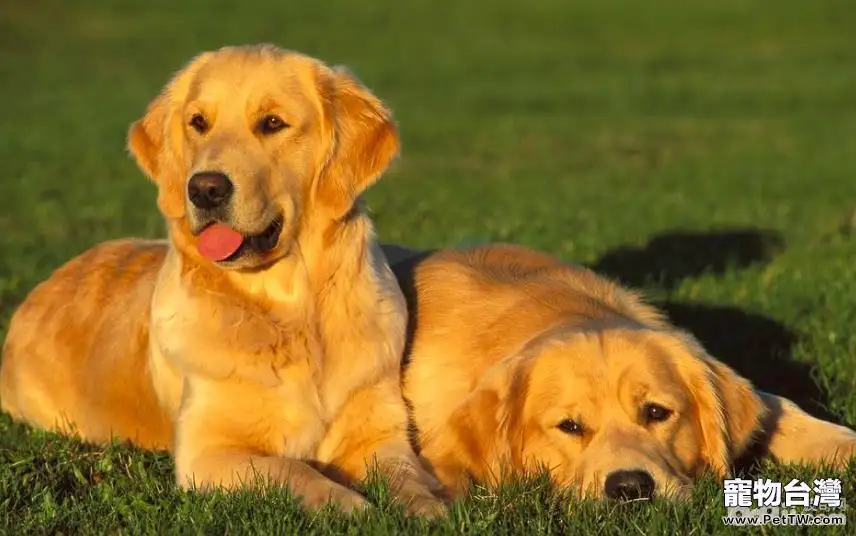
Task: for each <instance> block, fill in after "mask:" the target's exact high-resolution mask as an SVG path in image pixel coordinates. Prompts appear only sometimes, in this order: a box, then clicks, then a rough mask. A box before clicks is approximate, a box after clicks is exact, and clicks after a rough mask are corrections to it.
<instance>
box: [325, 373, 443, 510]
mask: <svg viewBox="0 0 856 536" xmlns="http://www.w3.org/2000/svg"><path fill="white" fill-rule="evenodd" d="M407 423H408V419H407V411H406V409H405V405H404V399H403V398H402V396H401V391H400V387H399V383H398V378H397V377H396V378H386V379H383V380H381V382H379V383H378V384H375V385H373V386H370V387H366V388H363V389H361V390H359V391H357V392H356V393H354V395H353V396H352V397H351V398H350V399H349V400H348V402H346V404H345V406H344V407H343V408H342V411H341V412H339V415H338V416H337V417H336V419H335V420H334V422H333V423H332V425H331V427H330V429H329V431H328V433H327V437H325V439H324V441H323V442H322V445H321V448H320V449H319V461H321V462H322V463H324V464H325V465H327V466H328V467H329V468H330V469H331V470H332V471H336V472H337V473H341V474H344V476H345V477H347V478H348V479H350V480H351V481H362V480H365V479H366V477H367V476H368V474H369V470H370V469H371V468H373V467H375V468H377V469H378V470H379V471H380V472H381V473H382V474H384V475H385V476H387V477H388V478H389V483H390V488H391V490H392V493H393V494H394V496H395V497H396V498H397V499H398V500H399V501H401V502H402V503H403V504H404V506H405V508H406V509H407V511H408V512H409V513H411V514H414V515H420V516H439V515H444V514H445V513H446V506H445V503H444V502H443V501H442V500H441V499H439V498H438V496H439V495H441V494H442V493H443V490H442V486H441V485H440V484H439V482H438V481H437V480H436V479H435V478H433V477H432V476H431V475H430V474H429V473H428V471H427V470H426V469H425V468H424V467H423V466H422V464H421V463H420V461H419V458H418V457H417V456H416V453H415V452H414V450H413V447H412V446H411V444H410V441H409V438H408V428H407Z"/></svg>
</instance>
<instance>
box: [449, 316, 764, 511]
mask: <svg viewBox="0 0 856 536" xmlns="http://www.w3.org/2000/svg"><path fill="white" fill-rule="evenodd" d="M763 412H764V406H763V404H762V402H761V400H760V399H759V398H758V396H757V395H756V394H755V392H754V390H753V389H752V387H751V386H750V385H749V384H748V383H747V382H746V381H745V380H743V379H742V378H740V377H738V376H737V375H736V374H735V373H734V372H733V371H731V370H730V369H728V368H727V367H725V366H724V365H722V364H721V363H719V362H717V361H715V360H713V359H712V358H710V357H709V356H707V355H706V354H705V352H704V351H703V349H702V348H701V347H700V346H699V345H698V344H697V343H695V341H693V340H692V339H691V338H690V337H689V336H686V335H684V334H681V333H678V332H672V331H666V330H662V331H661V330H652V329H638V328H633V327H628V328H626V329H624V328H621V329H614V328H605V329H594V330H591V331H580V330H579V328H578V327H577V328H569V327H565V326H559V327H557V328H553V329H550V330H547V331H546V332H545V333H542V334H541V335H539V336H538V337H536V338H535V339H533V340H532V341H530V342H529V343H527V345H526V346H525V348H524V349H523V350H522V351H521V352H520V353H519V354H518V355H514V356H512V357H510V358H508V359H506V360H504V361H502V362H500V363H498V364H497V365H495V366H494V367H493V368H492V369H491V370H490V371H489V372H487V373H486V374H485V375H484V376H483V377H482V379H481V384H480V385H479V387H478V388H477V389H476V390H475V391H474V392H473V393H471V395H470V397H469V399H468V400H467V401H466V402H465V403H464V404H463V405H462V406H461V407H460V408H459V409H458V411H457V412H456V414H455V415H454V416H453V418H452V421H451V424H452V426H451V429H452V433H453V434H456V435H457V436H458V437H459V438H464V437H468V438H469V439H466V440H464V439H459V440H458V441H456V442H455V443H456V444H457V445H458V447H457V448H458V449H459V453H460V452H464V453H465V454H464V455H465V456H467V457H468V459H469V460H470V463H469V465H470V466H471V467H479V466H480V464H481V467H482V469H481V470H480V471H479V470H476V471H474V473H475V474H476V475H478V474H479V473H482V474H483V475H484V474H485V473H491V474H490V475H488V476H489V477H490V478H493V479H495V478H497V475H496V473H497V472H498V471H502V469H501V468H502V467H503V466H506V467H511V468H512V469H514V470H515V472H521V471H522V472H534V471H538V470H541V469H546V470H548V471H549V472H550V475H551V476H552V478H553V480H554V481H555V482H556V483H557V485H559V486H561V487H569V488H576V489H579V490H580V491H581V493H582V494H583V495H586V496H589V497H610V498H619V499H649V498H651V497H653V496H654V495H657V496H679V497H685V496H686V495H687V494H688V493H689V491H690V490H691V487H692V482H693V479H694V478H696V477H697V476H699V475H700V474H701V473H703V472H704V471H706V470H713V471H714V472H716V473H717V474H719V475H724V474H725V472H726V471H727V470H728V467H729V465H730V464H731V461H732V460H733V459H734V457H736V456H737V455H739V454H740V453H742V452H743V451H744V450H745V449H746V448H747V446H748V444H749V443H750V441H751V438H752V434H753V432H754V431H755V430H757V429H758V428H759V422H760V420H761V418H762V416H763ZM462 446H463V447H462ZM464 447H465V448H464ZM458 455H460V454H458Z"/></svg>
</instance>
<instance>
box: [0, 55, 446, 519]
mask: <svg viewBox="0 0 856 536" xmlns="http://www.w3.org/2000/svg"><path fill="white" fill-rule="evenodd" d="M272 116H276V117H274V118H273V119H271V117H272ZM200 117H201V119H200ZM262 122H266V123H264V124H263V123H262ZM265 125H273V126H275V127H277V130H276V131H274V129H273V127H271V128H268V127H266V126H265ZM283 125H285V127H284V128H281V129H280V128H279V127H283ZM265 129H267V130H265ZM128 146H129V150H130V152H131V153H132V155H133V156H134V158H135V159H136V161H137V163H138V164H139V165H140V167H141V168H142V169H143V170H144V171H145V173H146V174H147V175H148V176H149V177H150V178H151V179H152V180H153V181H154V182H155V184H156V185H157V188H158V207H159V208H160V211H161V212H162V213H163V215H164V217H165V219H166V223H167V227H168V232H169V239H168V240H167V241H145V240H119V241H114V242H107V243H103V244H100V245H98V246H96V247H94V248H92V249H91V250H89V251H87V252H85V253H83V254H82V255H80V256H79V257H77V258H75V259H73V260H72V261H70V262H69V263H67V264H66V265H65V266H63V267H61V268H60V269H58V270H57V271H56V272H55V273H54V274H53V275H52V276H51V277H50V279H48V280H47V281H45V282H43V283H42V284H40V285H39V286H38V287H37V288H36V289H35V290H33V292H32V293H31V294H30V296H29V297H28V298H27V299H26V301H25V302H24V303H23V304H22V305H21V306H20V308H19V309H18V311H17V312H16V313H15V315H14V317H13V318H12V321H11V325H10V328H9V332H8V335H7V338H6V341H5V344H4V347H3V354H4V358H3V363H2V372H0V396H2V407H3V409H4V410H6V411H8V412H9V413H10V414H12V415H13V416H14V417H15V418H18V419H22V420H25V421H27V422H29V423H31V424H34V425H37V426H41V427H44V428H53V429H57V430H60V431H63V432H68V433H71V432H72V431H73V432H76V433H77V434H79V435H80V436H81V437H82V438H84V439H86V440H89V441H94V442H102V441H108V440H110V439H111V438H112V437H119V438H124V439H128V440H130V441H132V442H134V443H135V444H137V445H139V446H140V447H144V448H160V449H170V450H173V451H174V455H175V462H176V474H177V478H178V481H179V483H180V484H181V485H182V486H185V487H190V486H193V485H195V486H198V487H200V488H202V489H208V488H211V487H219V486H223V487H225V488H235V487H238V486H241V485H245V484H246V485H251V484H254V483H255V482H256V480H255V478H254V477H255V476H260V477H262V478H265V479H270V480H272V481H274V482H276V483H281V484H285V485H288V486H289V487H290V489H291V490H292V491H293V492H295V493H297V494H298V495H300V496H301V497H302V499H303V500H304V502H305V504H306V505H308V506H310V507H317V506H320V505H323V504H325V503H327V502H328V501H330V500H333V501H336V502H338V503H339V504H340V505H341V506H342V507H344V508H345V509H349V510H350V509H353V508H361V507H365V506H366V505H367V503H366V501H365V499H364V498H363V497H362V496H361V495H360V494H358V493H357V492H355V491H353V490H351V489H349V488H348V487H346V486H347V484H348V483H350V482H353V481H357V480H361V479H363V478H364V477H365V476H366V474H367V469H368V467H369V464H373V463H375V462H376V463H377V464H378V465H379V467H380V468H381V469H382V470H384V471H386V472H388V473H389V474H390V475H391V476H392V477H393V479H394V480H393V485H394V490H395V491H394V492H395V493H396V495H397V497H399V498H400V499H401V500H402V501H404V502H405V503H407V506H408V508H409V509H410V510H411V511H412V512H415V513H429V514H430V513H438V512H441V511H442V509H443V508H444V507H443V506H442V502H441V501H439V500H438V499H437V498H435V496H434V495H433V493H432V486H434V485H436V481H435V480H434V479H433V478H431V477H430V475H428V474H427V472H425V471H424V470H423V469H422V468H421V467H420V465H419V461H418V459H417V457H416V455H415V453H414V452H413V450H412V448H411V447H410V444H409V442H408V437H407V414H406V408H405V405H404V401H403V400H402V398H401V391H400V385H399V367H400V358H401V354H402V348H403V345H404V334H405V321H406V310H405V303H404V300H403V297H402V295H401V292H400V290H399V288H398V286H397V285H396V281H395V278H394V277H393V275H392V273H391V272H390V271H389V267H388V266H387V264H386V261H385V259H384V257H383V254H382V253H381V251H380V249H379V247H378V245H377V244H376V243H375V241H374V237H373V227H372V224H371V221H370V220H369V219H368V217H367V216H366V215H364V213H363V212H362V210H361V209H360V204H359V197H358V196H359V194H360V193H361V192H362V191H364V190H365V189H366V188H368V187H369V186H370V185H371V184H372V183H373V182H374V181H375V180H376V179H377V178H378V177H379V176H380V174H381V173H382V172H383V171H384V170H385V168H386V167H387V165H388V164H389V162H390V161H391V160H392V159H393V158H394V156H395V155H396V154H397V151H398V135H397V131H396V127H395V125H394V123H393V121H392V120H391V118H390V114H389V112H388V110H387V109H386V108H385V107H384V106H383V104H382V103H381V102H380V101H379V100H378V99H377V98H375V97H374V96H373V95H372V94H371V93H370V92H369V91H368V90H367V89H365V88H364V87H362V86H361V85H360V84H359V83H358V82H357V81H356V80H355V79H354V78H353V77H352V76H351V75H349V74H348V73H347V72H346V71H345V70H343V69H333V68H329V67H327V66H326V65H324V64H322V63H321V62H319V61H317V60H314V59H311V58H309V57H306V56H303V55H300V54H297V53H293V52H288V51H283V50H280V49H277V48H275V47H273V46H270V45H262V46H248V47H229V48H224V49H221V50H218V51H214V52H208V53H204V54H202V55H200V56H198V57H197V58H195V59H194V60H193V61H192V62H191V63H190V64H189V65H188V66H187V67H186V68H185V69H183V70H182V71H180V72H179V73H178V74H177V75H176V76H175V77H174V78H173V79H172V80H171V81H170V83H169V84H168V85H167V86H166V88H165V89H164V91H163V92H162V93H161V94H160V95H159V96H158V97H157V98H156V99H155V100H154V101H153V102H152V103H151V104H150V105H149V107H148V109H147V111H146V114H145V116H144V117H143V118H142V119H141V120H139V121H137V122H135V123H134V124H133V125H132V126H131V129H130V132H129V135H128ZM211 171H215V172H220V173H223V174H225V175H227V176H228V177H229V178H230V179H231V180H232V182H233V183H234V195H233V197H232V198H231V201H230V203H231V205H229V208H228V210H227V211H225V212H223V213H222V214H221V215H222V221H223V223H224V224H227V225H228V226H230V227H231V228H232V229H235V230H237V231H239V232H240V233H241V234H242V235H244V236H246V237H249V236H255V235H257V234H258V233H261V232H263V231H264V230H265V229H268V230H270V231H271V232H273V233H278V239H277V240H276V242H275V246H274V247H272V248H271V249H269V250H265V251H260V250H256V249H251V250H250V249H248V250H246V253H245V254H241V255H240V256H239V258H236V259H231V260H228V259H227V260H225V261H223V262H214V261H210V260H208V259H206V258H204V257H203V256H202V255H201V254H200V251H199V250H198V248H197V245H198V244H197V239H198V236H199V233H200V232H201V231H202V228H203V227H204V225H205V224H206V221H205V216H204V213H203V212H200V210H197V209H196V208H195V207H194V206H193V205H191V203H190V202H189V201H188V199H187V198H188V194H187V191H188V190H187V189H188V186H187V185H188V177H190V176H191V175H193V174H194V173H199V172H211ZM218 221H219V220H218ZM271 222H274V223H271ZM209 223H210V222H209ZM274 236H277V235H274ZM246 240H249V238H247V239H246ZM322 473H323V474H322ZM334 479H335V480H337V481H339V482H336V481H334ZM343 484H344V485H343Z"/></svg>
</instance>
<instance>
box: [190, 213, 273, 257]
mask: <svg viewBox="0 0 856 536" xmlns="http://www.w3.org/2000/svg"><path fill="white" fill-rule="evenodd" d="M282 224H283V219H282V215H279V216H277V217H276V218H274V220H273V221H272V222H271V223H270V224H269V225H268V226H267V227H266V228H265V229H264V230H263V231H262V232H261V233H257V234H242V233H240V232H238V231H236V230H234V229H232V228H231V227H229V226H228V225H226V224H225V223H222V222H219V221H213V222H211V223H209V224H208V225H206V226H205V227H203V228H202V230H201V231H200V232H199V235H198V236H197V248H198V249H199V253H200V254H202V256H203V257H205V258H207V259H208V260H211V261H214V262H220V263H227V262H232V261H236V260H238V259H240V258H241V257H243V256H245V255H247V254H250V253H255V254H259V255H262V254H265V253H268V252H270V251H271V250H273V249H274V248H275V247H276V245H277V243H278V242H279V236H280V233H281V232H282Z"/></svg>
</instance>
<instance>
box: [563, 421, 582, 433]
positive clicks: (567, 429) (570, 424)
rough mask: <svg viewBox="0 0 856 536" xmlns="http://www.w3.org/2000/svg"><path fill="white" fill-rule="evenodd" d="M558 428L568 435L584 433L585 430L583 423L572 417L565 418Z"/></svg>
mask: <svg viewBox="0 0 856 536" xmlns="http://www.w3.org/2000/svg"><path fill="white" fill-rule="evenodd" d="M556 428H558V429H559V430H561V431H562V432H564V433H566V434H568V435H582V434H583V431H584V428H583V425H582V424H580V423H578V422H577V421H575V420H572V419H565V420H564V421H562V422H560V423H559V425H558V426H556Z"/></svg>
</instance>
